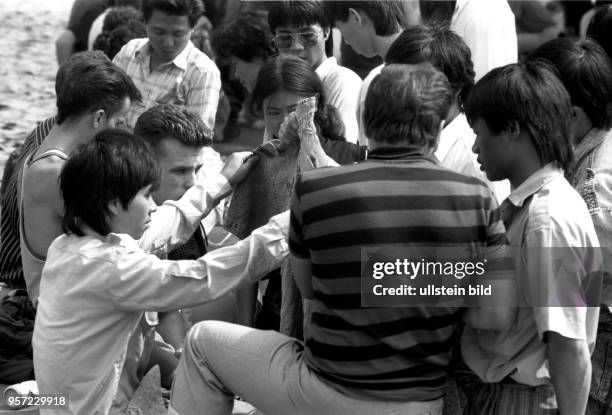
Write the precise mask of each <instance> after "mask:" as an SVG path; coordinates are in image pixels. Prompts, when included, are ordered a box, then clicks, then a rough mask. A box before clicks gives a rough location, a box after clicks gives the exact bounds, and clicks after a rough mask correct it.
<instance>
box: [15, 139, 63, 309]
mask: <svg viewBox="0 0 612 415" xmlns="http://www.w3.org/2000/svg"><path fill="white" fill-rule="evenodd" d="M32 156H33V155H30V156H28V158H27V159H26V161H25V163H24V165H23V168H22V169H21V170H20V171H19V182H18V183H19V246H20V248H21V262H22V264H23V276H24V279H25V282H26V288H27V290H28V295H29V297H30V300H31V301H32V304H34V307H36V305H37V304H38V294H39V288H40V278H41V275H42V270H43V267H44V265H45V259H46V258H44V257H40V256H38V255H37V254H35V253H34V252H33V251H32V249H31V248H30V244H29V243H28V240H27V238H26V233H25V226H24V223H23V183H24V178H25V170H26V169H27V168H29V167H30V166H32V164H34V163H36V162H37V161H39V160H42V159H44V158H47V157H51V156H56V157H59V158H61V159H62V160H68V155H66V153H64V152H63V151H61V150H58V149H54V148H53V149H50V150H47V151H45V152H44V153H41V154H39V155H37V156H36V157H32Z"/></svg>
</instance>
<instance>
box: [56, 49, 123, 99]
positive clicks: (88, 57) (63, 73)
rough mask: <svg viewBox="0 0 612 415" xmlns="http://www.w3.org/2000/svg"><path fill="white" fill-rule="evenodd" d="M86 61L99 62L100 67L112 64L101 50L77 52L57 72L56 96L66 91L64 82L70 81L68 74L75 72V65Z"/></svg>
mask: <svg viewBox="0 0 612 415" xmlns="http://www.w3.org/2000/svg"><path fill="white" fill-rule="evenodd" d="M81 61H86V62H94V61H96V62H99V64H100V65H104V64H107V63H109V62H111V60H110V59H109V58H108V56H107V55H106V54H104V52H102V51H100V50H88V51H85V52H77V53H75V54H73V55H71V56H70V57H69V58H68V59H67V60H66V61H65V62H64V63H63V64H62V65H60V67H59V68H58V70H57V74H56V75H55V95H56V96H58V95H59V94H60V92H61V91H62V90H63V89H64V82H66V80H67V79H70V78H69V76H68V74H69V73H70V72H71V71H72V70H73V68H74V65H75V64H76V63H77V62H81Z"/></svg>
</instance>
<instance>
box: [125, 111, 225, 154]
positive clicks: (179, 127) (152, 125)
mask: <svg viewBox="0 0 612 415" xmlns="http://www.w3.org/2000/svg"><path fill="white" fill-rule="evenodd" d="M134 134H136V135H138V136H139V137H142V138H144V139H145V140H146V141H147V142H148V143H149V145H151V146H152V147H154V148H157V146H158V145H159V143H160V142H161V140H163V139H165V138H172V139H174V140H178V141H179V142H181V143H182V144H185V145H186V146H189V147H197V148H200V147H204V146H209V145H211V144H212V137H213V132H212V131H210V130H209V129H208V128H207V127H206V126H205V125H204V122H202V119H201V118H200V116H199V115H197V114H195V113H194V112H191V111H189V110H187V109H186V108H184V107H180V106H178V105H170V104H162V105H156V106H155V107H152V108H149V109H148V110H146V111H145V112H143V113H142V114H141V115H140V117H138V120H136V125H135V126H134Z"/></svg>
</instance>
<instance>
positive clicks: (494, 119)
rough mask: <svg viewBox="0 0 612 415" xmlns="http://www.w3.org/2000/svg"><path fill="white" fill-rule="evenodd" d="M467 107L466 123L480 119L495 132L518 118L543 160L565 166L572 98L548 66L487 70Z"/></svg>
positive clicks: (568, 154) (532, 64)
mask: <svg viewBox="0 0 612 415" xmlns="http://www.w3.org/2000/svg"><path fill="white" fill-rule="evenodd" d="M465 110H466V115H467V117H468V120H469V122H470V124H474V123H475V122H476V121H477V120H478V119H482V120H483V121H484V122H485V123H486V125H487V127H488V128H489V130H490V131H491V133H493V134H499V133H501V132H502V131H504V130H506V129H507V128H508V127H509V126H510V125H511V123H514V122H516V123H517V124H518V125H519V126H520V128H521V129H522V130H524V131H527V132H528V133H529V135H530V136H531V138H532V140H533V143H534V146H535V148H536V151H537V152H538V155H539V157H540V160H541V161H542V162H544V161H545V160H548V159H550V160H552V161H555V162H556V163H557V164H558V165H559V167H561V168H563V169H567V168H568V166H569V165H570V163H571V162H572V160H573V150H572V144H571V125H570V119H571V111H572V110H571V102H570V96H569V94H568V92H567V90H566V89H565V87H564V86H563V84H562V83H561V81H560V80H559V78H558V77H557V76H556V75H555V73H554V69H553V68H552V67H551V66H550V65H548V64H545V63H543V62H533V61H527V62H523V63H514V64H510V65H506V66H502V67H500V68H495V69H493V70H491V71H490V72H489V73H487V74H486V75H485V76H484V77H483V78H482V79H481V80H480V81H478V82H477V83H476V85H474V87H473V88H472V91H471V92H470V95H469V96H468V99H467V102H466V104H465Z"/></svg>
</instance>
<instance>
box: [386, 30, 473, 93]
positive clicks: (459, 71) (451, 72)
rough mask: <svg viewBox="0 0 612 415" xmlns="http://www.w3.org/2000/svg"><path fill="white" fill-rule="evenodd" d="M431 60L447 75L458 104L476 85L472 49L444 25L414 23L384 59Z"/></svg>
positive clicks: (395, 61) (407, 61)
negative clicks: (417, 24) (456, 93)
mask: <svg viewBox="0 0 612 415" xmlns="http://www.w3.org/2000/svg"><path fill="white" fill-rule="evenodd" d="M421 62H429V63H431V64H432V65H433V66H435V67H436V68H438V69H439V70H440V71H442V72H443V73H444V75H446V78H447V79H448V82H450V84H451V87H452V88H453V89H454V90H455V92H458V93H459V104H460V105H462V104H463V103H464V102H465V100H466V99H467V96H468V93H469V92H470V89H471V88H472V86H474V76H475V75H474V64H473V63H472V53H471V52H470V48H469V46H468V45H466V43H465V42H464V40H463V39H462V38H461V37H460V36H459V35H458V34H456V33H455V32H453V31H452V30H450V29H448V28H446V27H444V26H442V25H432V26H413V27H411V28H409V29H406V30H404V31H403V32H402V34H401V35H399V37H398V38H397V39H396V40H395V42H393V44H392V45H391V47H390V48H389V50H388V52H387V56H385V63H387V64H393V63H407V64H417V63H421Z"/></svg>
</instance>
